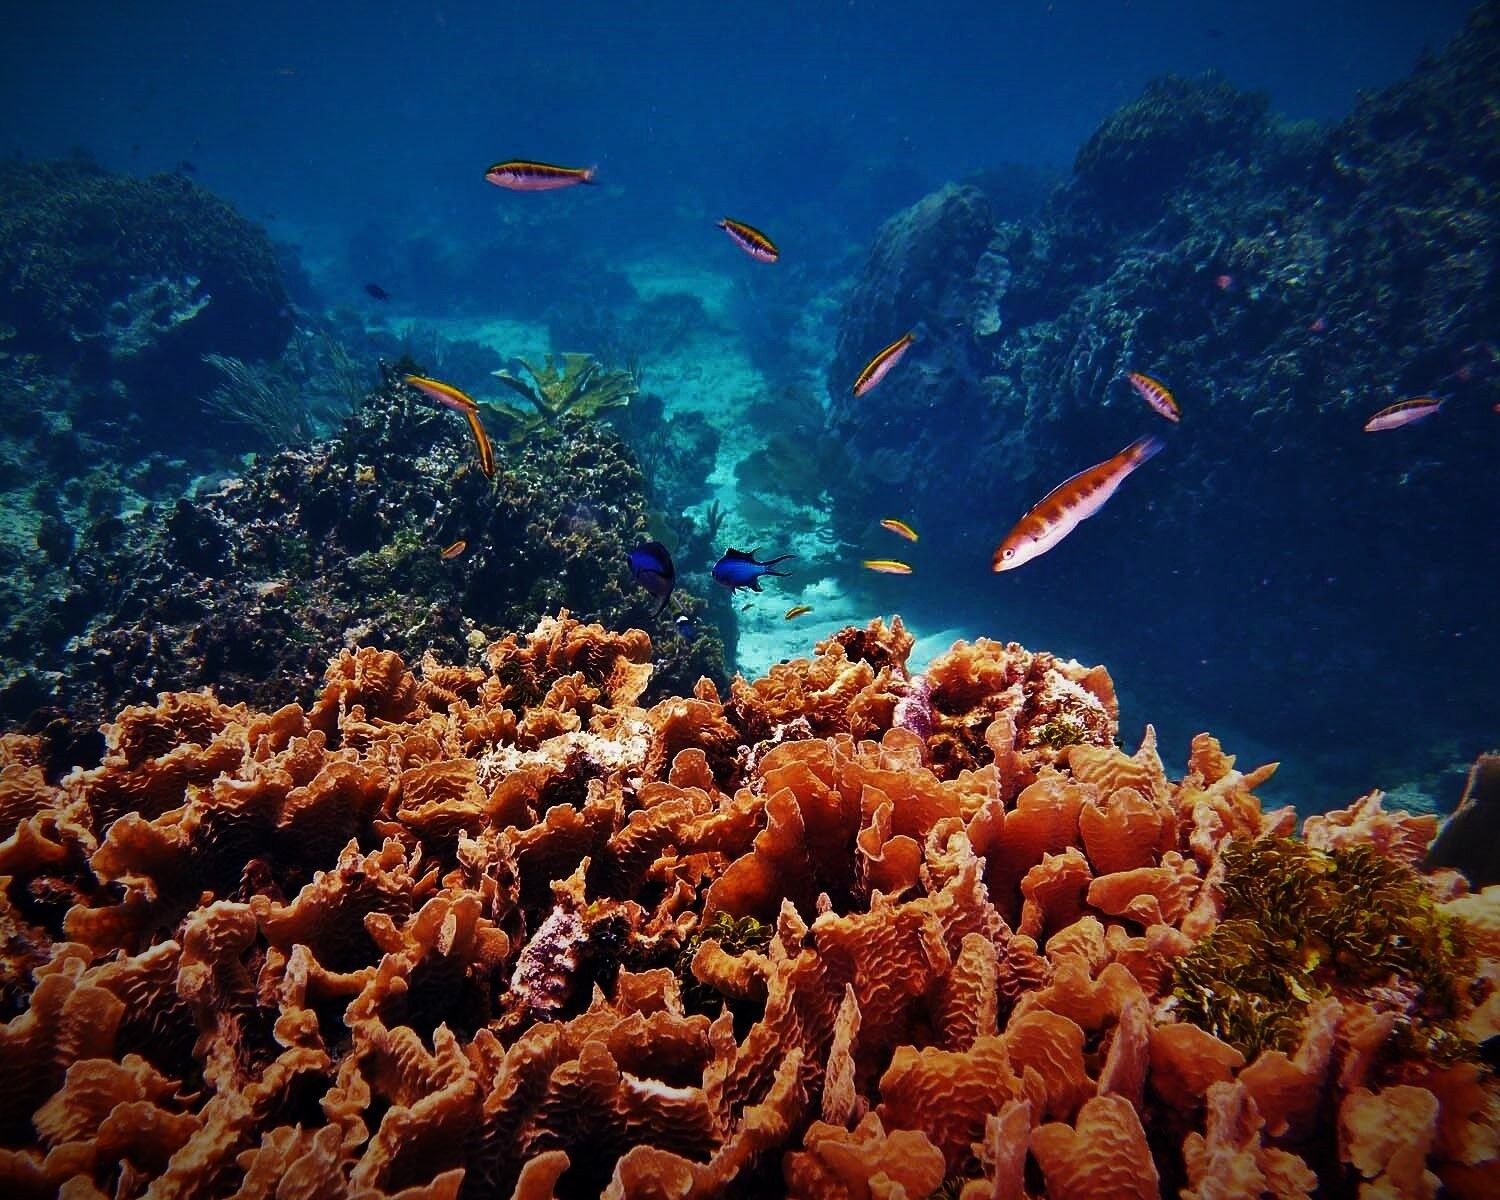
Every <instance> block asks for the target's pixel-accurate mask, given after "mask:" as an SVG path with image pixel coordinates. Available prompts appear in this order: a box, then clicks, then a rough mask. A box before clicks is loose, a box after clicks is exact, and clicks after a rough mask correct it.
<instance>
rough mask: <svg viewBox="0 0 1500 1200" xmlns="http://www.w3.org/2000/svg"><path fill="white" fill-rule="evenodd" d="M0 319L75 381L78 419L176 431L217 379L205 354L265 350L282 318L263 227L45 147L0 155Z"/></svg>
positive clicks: (172, 179) (208, 197)
mask: <svg viewBox="0 0 1500 1200" xmlns="http://www.w3.org/2000/svg"><path fill="white" fill-rule="evenodd" d="M0 326H4V327H6V328H7V329H8V331H9V333H10V337H9V339H8V341H7V343H6V345H5V349H6V350H7V351H8V352H10V353H14V354H17V355H34V356H36V357H37V359H38V360H39V362H40V364H41V365H42V367H43V368H44V369H45V370H46V372H48V373H49V374H53V375H61V376H67V377H69V378H70V379H71V380H72V381H73V382H74V383H75V384H76V385H77V392H78V395H79V397H80V400H79V403H78V404H77V405H76V411H77V414H78V416H79V417H80V418H81V419H83V420H84V421H96V422H97V421H108V422H110V423H112V424H114V425H116V426H117V427H118V426H121V425H123V424H124V423H125V422H126V420H127V419H129V420H131V421H134V422H138V423H140V424H143V425H144V426H145V427H146V429H147V430H148V431H154V432H156V433H160V432H161V431H163V430H165V429H171V430H172V432H173V433H174V435H175V436H176V437H177V438H178V439H181V438H184V437H186V436H187V435H188V433H189V432H190V430H191V425H188V426H187V427H186V428H184V422H185V419H188V420H189V421H190V420H191V418H195V417H198V418H201V416H202V413H201V408H200V405H199V403H198V402H199V400H200V398H201V397H202V396H204V395H206V394H207V393H208V392H209V391H211V390H212V388H213V386H214V385H215V384H216V383H217V382H218V379H217V377H216V375H215V372H214V371H213V369H212V368H211V367H209V366H208V365H206V364H205V363H204V361H203V358H204V356H205V355H207V354H210V353H215V354H222V355H229V356H233V357H236V358H240V359H245V360H264V359H272V358H275V357H276V356H277V355H279V354H280V353H281V351H282V348H283V347H284V345H285V344H286V341H287V338H288V337H289V336H290V334H291V333H292V329H293V322H292V309H291V303H290V301H289V299H288V297H287V292H286V287H285V285H284V283H283V281H282V276H281V269H280V267H279V266H278V264H277V260H276V256H275V253H274V251H273V249H272V246H271V243H270V240H269V239H268V238H267V236H266V234H265V231H264V230H263V229H261V228H260V227H259V226H258V225H255V224H253V223H252V222H250V221H249V220H247V219H246V218H244V217H243V216H241V215H240V214H239V213H238V212H236V211H235V210H234V209H233V208H232V207H231V206H230V205H229V204H227V203H226V202H225V201H223V200H220V199H219V198H218V197H216V196H214V195H212V194H211V193H209V192H207V191H205V190H204V189H202V188H200V187H198V185H197V184H195V183H193V182H192V181H191V180H190V179H188V178H187V177H185V176H183V175H176V174H173V175H153V176H150V177H148V178H134V177H131V176H126V175H117V174H114V173H112V172H109V171H105V170H103V169H101V168H98V167H95V166H93V165H91V164H89V163H87V162H81V161H57V162H36V163H21V162H12V163H4V164H0ZM198 424H199V425H200V426H201V425H202V424H203V422H202V421H201V419H200V420H199V422H198Z"/></svg>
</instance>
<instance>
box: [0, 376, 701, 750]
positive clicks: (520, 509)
mask: <svg viewBox="0 0 1500 1200" xmlns="http://www.w3.org/2000/svg"><path fill="white" fill-rule="evenodd" d="M404 394H405V393H404V389H397V388H395V387H393V386H387V387H385V388H383V389H381V390H380V391H377V392H376V393H374V394H373V395H372V396H370V398H369V399H368V401H367V403H366V404H365V405H364V406H363V407H361V408H360V409H359V410H358V411H356V412H355V413H354V414H353V415H352V416H351V417H350V418H349V419H348V420H347V421H346V423H345V424H344V427H343V428H342V430H341V431H340V432H339V433H338V435H337V436H335V437H333V438H332V439H330V440H328V441H326V442H320V443H316V444H313V445H310V446H306V447H302V448H297V449H289V450H285V451H282V452H280V453H277V454H274V455H270V456H268V457H264V458H261V459H258V460H256V461H255V462H254V463H253V464H252V465H251V466H250V467H249V469H247V470H246V471H245V473H244V475H243V476H242V477H238V478H230V479H226V480H224V481H223V482H222V483H221V484H220V485H219V486H218V488H217V489H216V490H215V491H213V492H212V493H210V494H208V495H204V496H200V497H189V498H186V499H183V500H181V501H179V502H178V503H177V504H176V505H175V506H174V507H172V508H171V509H170V510H166V511H157V512H152V511H150V510H148V511H147V512H145V513H142V514H138V515H136V516H133V517H129V518H126V519H123V520H122V519H121V518H119V517H116V516H114V515H112V514H111V515H108V516H105V517H102V518H100V520H99V521H97V522H96V523H95V524H94V525H93V526H91V527H88V528H85V529H81V530H75V531H71V536H73V537H74V538H75V539H76V545H75V547H74V550H73V553H72V555H71V556H70V557H69V559H68V561H67V563H66V565H65V567H63V568H61V569H57V568H51V569H49V568H45V567H44V566H42V565H41V564H37V565H35V566H34V567H33V568H32V569H33V570H35V571H39V572H43V573H45V579H43V580H41V581H40V582H41V583H42V584H45V585H46V586H38V587H35V588H34V589H32V594H33V595H34V596H35V597H36V599H35V600H34V602H33V604H32V605H31V606H29V607H28V608H26V609H24V610H22V611H18V612H16V613H14V614H8V618H9V619H8V620H7V622H6V626H5V628H4V630H3V631H0V634H3V636H0V648H3V654H4V656H5V657H4V659H3V661H0V668H3V669H0V697H3V698H4V700H5V709H4V711H3V714H0V715H3V717H4V718H5V719H6V720H7V721H21V720H25V719H27V718H28V716H30V717H31V719H32V723H33V725H38V724H39V723H40V722H41V721H44V720H45V714H43V716H42V717H40V718H39V717H37V716H36V715H34V714H33V713H32V709H33V708H35V707H36V704H37V689H36V688H35V687H33V686H28V685H26V684H25V682H24V680H22V677H23V676H25V677H27V678H31V677H35V676H36V675H37V672H39V671H42V672H45V671H51V670H61V671H62V675H61V677H60V678H59V679H58V680H57V686H58V689H59V690H58V693H57V694H56V695H55V696H53V697H52V698H51V703H52V705H54V706H56V707H57V708H66V709H69V710H71V715H72V717H73V719H74V721H75V722H81V725H82V727H86V726H87V724H88V722H89V721H91V720H94V719H96V718H98V717H101V716H102V715H103V714H104V713H105V712H107V711H108V710H109V709H110V708H112V707H116V706H118V705H120V704H123V703H132V702H136V701H139V700H144V699H149V698H150V697H151V696H153V695H154V694H155V693H156V692H157V691H159V690H161V689H163V688H190V687H198V686H202V685H205V684H210V685H213V687H214V688H215V689H216V691H217V692H218V693H219V694H220V696H222V697H223V698H224V699H226V700H231V701H233V700H251V701H255V702H259V701H260V700H261V699H264V698H265V697H266V696H269V694H270V690H271V689H274V690H276V691H278V692H280V693H284V692H285V691H286V690H287V689H288V688H291V689H293V690H295V691H297V692H298V694H301V695H307V694H308V693H309V692H310V689H311V687H312V685H313V684H314V683H315V682H316V680H317V679H318V678H320V677H321V675H322V672H323V668H324V666H325V665H326V663H327V661H328V658H329V656H330V655H332V654H335V653H337V652H338V651H339V650H340V649H341V648H343V647H344V646H345V645H347V644H353V643H355V642H359V643H360V644H364V645H374V646H379V647H381V648H382V649H392V650H397V651H399V652H400V653H402V654H403V655H405V656H407V658H408V659H409V660H411V661H417V660H419V659H420V658H421V657H422V654H423V652H424V651H426V650H429V649H431V650H434V651H436V652H437V653H439V654H441V655H442V656H443V657H444V658H445V659H447V660H449V661H453V662H464V661H470V660H477V658H478V656H479V655H480V653H481V651H482V649H483V647H484V645H485V643H486V641H487V640H489V639H491V638H493V637H495V636H497V635H498V630H500V629H502V628H505V629H510V628H524V627H528V626H530V625H534V624H535V622H536V621H537V620H538V619H539V618H540V616H541V615H543V614H544V613H548V612H555V611H557V610H558V609H559V608H568V609H569V610H571V611H572V612H573V613H574V615H575V616H577V617H578V618H579V619H581V620H585V621H599V622H602V623H604V624H605V625H607V626H609V627H611V628H622V629H623V628H625V627H626V625H628V624H630V623H634V624H636V625H638V626H640V627H642V628H645V629H648V630H649V631H651V632H652V635H653V637H654V638H656V640H657V644H656V647H655V650H654V658H655V662H656V664H657V665H656V673H655V675H654V677H653V680H652V686H653V694H654V692H655V691H658V690H661V689H664V688H677V689H680V690H686V689H690V688H691V686H692V684H693V683H694V682H695V681H696V680H697V679H698V678H699V676H702V675H707V676H709V677H711V678H715V679H718V680H720V681H721V682H722V681H723V680H724V678H725V671H724V656H723V646H722V643H721V642H720V641H719V639H718V637H717V635H716V634H715V633H714V632H713V631H712V629H711V627H710V626H709V625H708V624H707V623H706V622H700V624H702V626H703V632H702V633H700V634H699V635H698V636H696V637H695V638H693V639H692V640H690V641H685V640H684V639H683V638H681V637H679V636H678V635H677V634H676V633H675V631H674V630H673V627H672V624H671V621H670V617H664V618H663V619H662V620H661V621H659V622H655V623H653V622H652V621H651V614H652V612H653V611H654V609H655V607H656V601H655V600H654V599H653V598H652V597H650V596H649V595H647V594H646V593H645V592H643V591H642V590H640V589H639V588H637V587H636V586H635V585H634V583H633V582H632V580H631V578H630V573H629V571H628V570H627V569H626V551H627V549H628V548H629V547H630V546H631V545H633V544H634V543H635V542H636V541H638V540H640V539H641V538H642V536H643V531H644V530H645V529H646V527H647V516H646V502H645V499H644V496H643V494H642V486H643V481H642V478H641V475H640V471H639V469H638V468H637V466H636V465H635V463H634V462H633V461H632V459H631V458H630V456H629V455H628V453H627V452H626V451H625V449H624V447H623V445H622V443H621V442H620V440H619V438H618V437H617V436H616V435H615V434H614V433H612V432H611V431H609V430H607V429H606V428H604V427H603V426H599V425H595V424H593V423H590V422H586V421H581V420H579V419H578V418H576V417H568V416H564V417H562V418H560V419H559V421H558V434H557V436H556V437H555V438H553V439H550V440H548V441H547V442H546V443H533V444H527V445H522V446H514V447H509V448H507V449H506V450H505V451H504V452H503V453H501V454H499V455H498V459H499V462H498V467H499V470H498V472H497V475H496V478H495V479H494V481H493V482H491V481H490V480H487V479H486V478H485V477H484V475H483V473H482V472H481V471H480V470H479V468H478V465H477V463H476V462H475V461H474V449H473V444H472V440H471V438H470V434H469V431H468V429H467V427H466V426H465V424H464V422H463V421H462V420H459V419H457V417H456V415H455V414H453V413H451V412H448V411H446V410H442V411H437V410H434V409H432V408H430V407H428V406H426V405H423V404H420V403H418V402H415V401H411V400H409V399H403V395H404ZM459 542H463V543H464V545H463V546H462V547H461V548H459V549H453V548H454V547H455V546H456V545H457V543H459ZM445 550H446V551H449V554H448V556H446V557H445V554H444V551H445ZM676 597H677V600H678V603H679V604H680V606H681V607H682V608H683V609H684V610H686V611H688V612H689V613H696V612H698V611H699V610H700V609H701V608H702V607H703V602H702V601H701V600H700V599H698V598H695V597H694V596H692V595H691V594H690V592H689V591H688V590H687V589H684V588H679V589H678V591H677V593H676ZM8 680H15V681H17V682H16V683H15V685H14V686H12V687H10V688H9V689H8V690H7V689H6V688H5V681H8Z"/></svg>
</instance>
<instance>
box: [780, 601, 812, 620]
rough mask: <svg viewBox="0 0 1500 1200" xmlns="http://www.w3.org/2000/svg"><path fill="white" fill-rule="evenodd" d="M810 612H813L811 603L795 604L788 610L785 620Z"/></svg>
mask: <svg viewBox="0 0 1500 1200" xmlns="http://www.w3.org/2000/svg"><path fill="white" fill-rule="evenodd" d="M810 612H812V605H811V604H794V605H792V607H791V608H789V609H787V610H786V616H785V617H784V618H783V620H787V621H790V620H791V619H792V618H793V617H800V616H802V614H803V613H810Z"/></svg>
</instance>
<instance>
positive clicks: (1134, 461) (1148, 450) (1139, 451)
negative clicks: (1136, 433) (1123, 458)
mask: <svg viewBox="0 0 1500 1200" xmlns="http://www.w3.org/2000/svg"><path fill="white" fill-rule="evenodd" d="M1165 446H1166V442H1164V441H1162V440H1161V438H1159V437H1157V436H1156V435H1155V434H1150V435H1148V436H1146V437H1143V438H1136V440H1135V441H1133V442H1131V443H1130V445H1129V446H1127V447H1126V454H1127V457H1128V458H1129V460H1130V465H1131V466H1133V467H1138V466H1140V465H1141V464H1142V463H1143V462H1147V461H1149V460H1150V459H1153V458H1155V457H1156V456H1157V455H1158V454H1160V453H1161V452H1162V450H1163V448H1164V447H1165Z"/></svg>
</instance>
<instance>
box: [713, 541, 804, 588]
mask: <svg viewBox="0 0 1500 1200" xmlns="http://www.w3.org/2000/svg"><path fill="white" fill-rule="evenodd" d="M796 557H797V556H796V555H795V554H782V555H778V556H777V557H776V558H768V559H766V560H765V562H761V561H760V560H759V559H758V558H756V557H755V551H754V550H752V551H750V553H748V554H746V553H745V552H744V551H743V550H733V549H730V550H726V551H724V557H723V558H721V559H719V561H718V562H716V563H714V572H713V574H714V582H715V583H722V584H723V585H724V586H725V587H727V588H728V589H729V590H730V591H731V592H733V591H736V590H738V589H739V588H749V589H750V590H751V591H752V592H758V591H760V580H761V576H762V575H790V574H791V572H790V571H773V570H771V568H772V567H773V566H775V565H776V564H777V563H779V562H785V561H786V560H787V559H789V558H796Z"/></svg>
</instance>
